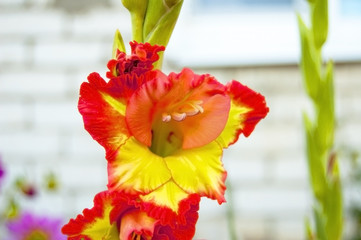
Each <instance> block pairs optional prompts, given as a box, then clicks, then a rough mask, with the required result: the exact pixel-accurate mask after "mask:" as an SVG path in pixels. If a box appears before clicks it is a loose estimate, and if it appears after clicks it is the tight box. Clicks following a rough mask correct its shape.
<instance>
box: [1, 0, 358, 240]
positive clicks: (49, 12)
mask: <svg viewBox="0 0 361 240" xmlns="http://www.w3.org/2000/svg"><path fill="white" fill-rule="evenodd" d="M79 1H80V0H79ZM83 2H84V1H83ZM93 2H94V1H91V3H93ZM105 3H109V4H108V5H107V4H105ZM63 4H65V2H63ZM97 4H98V5H101V6H98V5H97V6H96V7H94V9H93V8H92V5H91V4H89V5H88V6H87V8H86V9H85V10H81V11H78V12H69V11H65V10H64V9H66V8H60V7H56V6H59V0H58V1H57V0H1V1H0V26H1V27H0V154H1V155H2V157H3V160H4V161H5V163H6V166H7V167H8V171H9V175H8V176H9V177H13V176H16V175H18V174H21V173H26V174H27V175H29V176H32V178H33V179H35V180H38V181H40V179H41V177H42V176H43V175H44V174H45V173H46V172H47V171H55V172H56V173H57V174H58V176H59V179H60V183H61V188H60V191H59V192H58V193H56V194H51V195H45V194H43V195H41V196H40V197H39V199H37V200H36V201H32V202H24V204H26V205H27V206H28V207H30V208H33V209H35V210H36V211H39V212H41V211H47V212H50V213H54V214H57V215H60V216H62V217H64V219H68V218H69V217H75V216H76V214H78V213H80V212H81V211H82V209H83V208H85V207H90V206H91V205H92V199H93V196H94V194H95V193H97V192H99V191H101V190H103V189H105V185H106V161H105V160H104V150H103V148H102V147H101V146H100V145H99V144H97V143H96V142H95V141H94V140H93V139H92V138H91V137H90V135H89V134H88V133H87V132H86V131H85V130H84V129H83V123H82V119H81V116H80V114H79V113H78V111H77V101H78V91H79V86H80V84H81V82H83V81H85V80H86V77H87V75H88V74H89V73H90V72H93V71H98V72H99V73H100V74H101V75H103V76H105V72H106V63H107V60H108V59H109V57H110V55H111V47H112V40H113V34H114V31H115V29H116V28H119V29H120V30H121V32H122V34H123V37H124V38H125V41H129V39H130V32H131V31H130V21H129V15H128V13H127V12H126V11H125V10H124V9H123V8H122V7H121V2H120V1H118V0H112V1H105V2H104V4H103V2H102V3H100V2H98V3H97ZM109 6H113V9H111V8H110V7H109ZM195 37H196V36H195ZM165 67H166V69H167V71H168V70H172V71H179V69H180V68H181V67H182V66H173V67H171V66H169V65H167V62H166V64H165ZM360 69H361V65H360V64H349V65H347V64H346V65H339V66H337V72H336V93H337V103H336V106H337V114H338V119H339V121H338V123H339V126H338V127H339V128H338V129H339V130H338V134H337V136H338V140H337V142H338V145H340V146H341V145H347V146H351V147H353V148H356V149H360V144H361V142H360V137H359V135H360V133H361V125H360V122H359V119H360V118H361V107H360V104H359V103H360V100H361V99H360V94H359V93H360V89H361V81H359V80H360V78H359V76H360V75H361V70H360ZM195 71H196V72H197V73H204V72H208V73H211V74H213V75H215V76H216V77H217V78H218V79H219V80H220V81H223V82H226V81H229V80H231V79H237V80H240V81H241V82H243V83H245V84H247V85H249V86H250V87H251V88H254V89H255V90H257V91H259V92H261V93H262V94H264V95H265V96H266V99H267V102H268V105H269V107H270V113H269V115H268V116H267V118H266V119H265V120H263V121H262V122H261V123H260V124H259V126H257V128H256V130H255V132H254V133H253V134H252V135H251V136H250V137H249V138H247V139H246V138H240V140H239V142H238V143H237V144H235V145H234V146H232V147H230V148H229V149H228V150H226V151H225V154H224V164H225V166H226V168H227V170H228V176H229V177H228V181H229V183H230V184H231V185H232V188H233V191H232V198H233V205H234V209H235V218H236V228H237V234H238V237H239V239H287V240H292V239H295V240H296V239H303V232H304V229H303V221H304V217H305V216H306V215H308V214H309V213H310V209H311V197H310V190H309V185H308V173H307V166H306V162H305V154H304V151H303V150H304V135H303V125H302V114H301V113H302V109H309V108H310V106H309V102H308V101H307V99H306V97H305V96H304V91H303V88H302V82H301V77H300V74H299V70H298V68H297V67H296V66H283V67H282V66H278V67H243V68H229V69H221V68H220V69H196V70H195ZM356 133H358V134H356ZM346 173H347V172H346ZM0 200H1V197H0ZM1 203H2V202H1V201H0V204H1ZM226 210H227V204H223V205H222V206H218V204H217V203H216V202H215V201H210V200H207V199H203V200H202V204H201V210H200V219H199V223H198V228H197V234H196V237H195V239H209V240H213V239H216V240H218V239H228V236H229V234H228V232H227V230H228V229H227V226H228V224H227V219H226V216H225V213H226Z"/></svg>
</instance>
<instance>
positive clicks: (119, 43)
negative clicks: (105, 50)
mask: <svg viewBox="0 0 361 240" xmlns="http://www.w3.org/2000/svg"><path fill="white" fill-rule="evenodd" d="M117 50H119V51H121V52H125V51H126V50H125V46H124V41H123V38H122V35H121V34H120V32H119V30H118V29H117V30H116V31H115V34H114V40H113V51H112V58H114V59H115V58H116V55H117Z"/></svg>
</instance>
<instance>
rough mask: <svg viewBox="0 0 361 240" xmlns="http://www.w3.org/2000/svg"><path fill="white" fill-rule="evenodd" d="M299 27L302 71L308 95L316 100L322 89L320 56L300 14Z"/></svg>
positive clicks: (298, 16)
mask: <svg viewBox="0 0 361 240" xmlns="http://www.w3.org/2000/svg"><path fill="white" fill-rule="evenodd" d="M297 18H298V25H299V30H300V36H301V51H302V52H301V63H300V65H301V70H302V74H303V79H304V84H305V88H306V91H307V93H308V95H309V96H310V97H311V98H312V99H313V100H315V99H316V97H317V95H318V91H319V89H320V82H321V79H320V76H321V74H320V68H321V66H320V62H319V54H318V52H317V51H316V49H315V48H314V46H313V44H312V33H311V31H310V30H309V29H308V28H307V26H306V25H305V23H304V22H303V20H302V18H301V16H300V15H299V14H298V15H297Z"/></svg>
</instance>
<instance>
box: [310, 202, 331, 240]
mask: <svg viewBox="0 0 361 240" xmlns="http://www.w3.org/2000/svg"><path fill="white" fill-rule="evenodd" d="M313 214H314V218H315V223H316V235H317V240H331V239H328V238H327V235H326V228H325V218H324V216H323V214H322V210H321V209H320V207H314V208H313Z"/></svg>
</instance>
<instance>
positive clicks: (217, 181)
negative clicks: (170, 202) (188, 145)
mask: <svg viewBox="0 0 361 240" xmlns="http://www.w3.org/2000/svg"><path fill="white" fill-rule="evenodd" d="M221 157H222V148H221V146H219V144H218V143H217V142H215V141H214V142H211V143H210V144H207V145H205V146H203V147H200V148H195V149H186V150H179V151H178V152H176V153H174V154H173V155H172V156H168V157H166V158H165V162H166V164H167V166H168V168H169V170H170V172H171V174H172V179H173V180H174V182H175V183H176V184H177V186H179V187H180V188H182V189H183V190H184V191H185V192H187V193H189V194H193V193H196V194H199V195H201V196H206V197H208V198H211V199H216V200H217V201H218V203H220V204H221V203H222V202H225V199H224V192H225V189H226V186H225V184H224V182H225V179H226V177H227V172H226V171H225V170H224V168H223V164H222V161H221Z"/></svg>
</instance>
